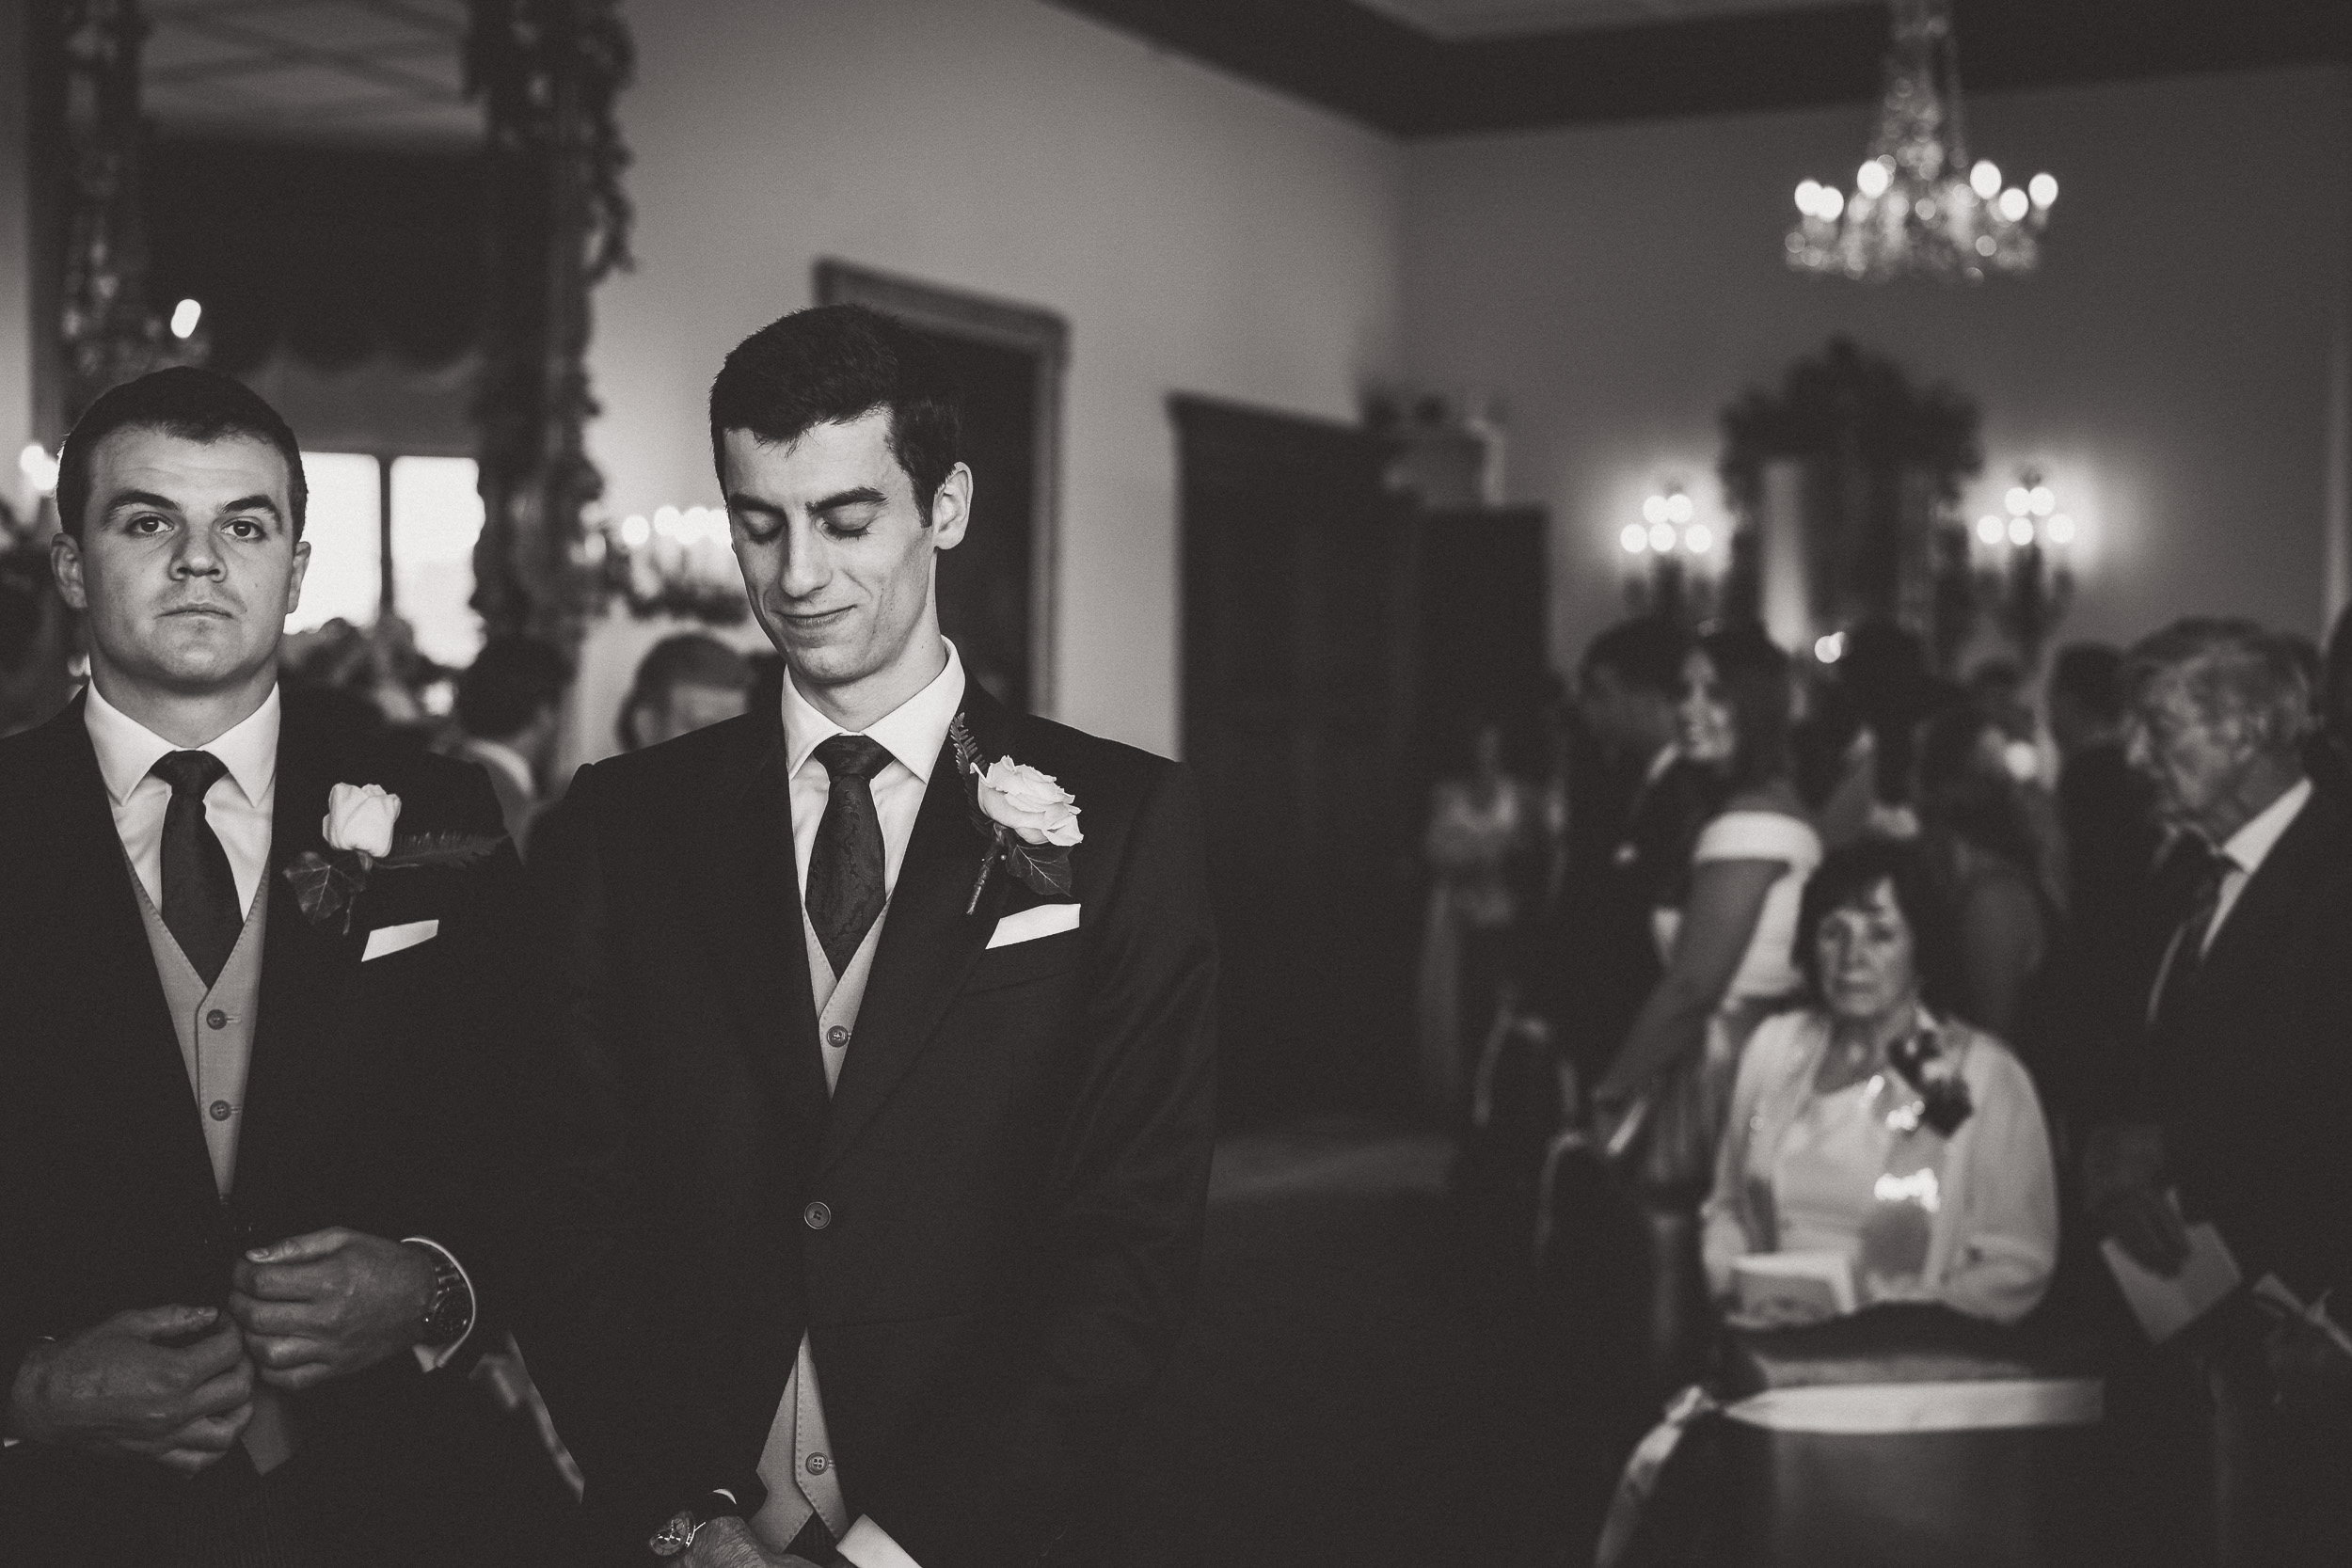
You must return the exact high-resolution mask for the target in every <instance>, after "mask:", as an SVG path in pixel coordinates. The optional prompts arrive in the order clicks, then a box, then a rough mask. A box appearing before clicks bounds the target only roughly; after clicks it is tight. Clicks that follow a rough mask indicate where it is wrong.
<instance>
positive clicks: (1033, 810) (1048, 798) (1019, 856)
mask: <svg viewBox="0 0 2352 1568" xmlns="http://www.w3.org/2000/svg"><path fill="white" fill-rule="evenodd" d="M947 737H948V739H949V740H951V741H952V742H954V745H955V752H956V771H957V772H959V773H961V774H962V775H963V777H964V778H966V779H968V780H970V781H971V784H972V795H971V798H970V800H969V802H968V803H969V805H970V807H971V812H972V825H973V827H975V828H977V829H978V830H979V832H980V835H981V836H982V837H984V838H985V839H987V840H988V852H987V853H986V854H984V855H982V856H981V857H980V874H979V876H978V877H977V878H976V879H974V880H973V883H972V898H971V901H970V902H969V903H967V904H966V905H965V906H964V910H963V912H964V913H966V914H970V913H971V912H972V911H975V910H977V909H978V908H979V907H980V894H981V892H982V891H983V890H984V889H986V888H987V886H988V874H989V873H990V872H991V871H993V870H994V869H995V867H996V862H997V860H998V858H999V857H1001V858H1002V859H1003V860H1004V863H1005V864H1006V866H1007V868H1008V869H1009V870H1010V871H1011V872H1012V874H1013V875H1014V876H1016V877H1018V878H1020V879H1021V880H1022V881H1023V882H1024V883H1025V884H1026V885H1027V886H1028V887H1030V888H1031V889H1033V890H1035V891H1036V892H1038V893H1041V894H1043V895H1046V896H1047V897H1049V898H1055V897H1067V896H1069V894H1070V890H1071V887H1072V886H1073V883H1072V880H1071V874H1070V850H1071V847H1072V846H1073V845H1077V844H1083V843H1084V842H1086V834H1085V833H1084V832H1080V831H1079V828H1078V802H1077V800H1076V799H1075V798H1074V797H1073V796H1072V794H1071V793H1070V791H1068V790H1066V789H1064V788H1062V786H1061V785H1060V784H1058V783H1057V782H1056V781H1055V779H1054V776H1053V775H1052V774H1050V773H1041V772H1039V771H1038V770H1037V769H1036V768H1031V767H1029V766H1027V765H1026V764H1025V763H1018V762H1015V761H1013V760H1012V758H1010V757H999V758H997V759H996V760H995V761H994V762H992V763H990V764H989V765H988V766H987V767H985V768H983V767H981V766H980V750H979V747H978V745H977V743H976V742H975V741H974V740H973V738H972V732H971V730H970V729H969V728H968V727H967V726H966V725H965V723H964V721H963V716H962V715H961V714H958V715H957V716H956V721H955V722H954V723H953V724H951V725H949V726H948V729H947Z"/></svg>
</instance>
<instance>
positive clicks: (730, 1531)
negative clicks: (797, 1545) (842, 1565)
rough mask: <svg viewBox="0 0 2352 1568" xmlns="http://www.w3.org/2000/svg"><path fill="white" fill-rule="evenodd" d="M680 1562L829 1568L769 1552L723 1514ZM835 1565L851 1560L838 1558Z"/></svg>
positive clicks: (720, 1567) (738, 1567)
mask: <svg viewBox="0 0 2352 1568" xmlns="http://www.w3.org/2000/svg"><path fill="white" fill-rule="evenodd" d="M678 1561H679V1563H680V1564H681V1565H682V1568H826V1565H825V1564H823V1563H818V1562H811V1561H810V1560H808V1559H806V1558H804V1557H796V1556H794V1555H793V1554H792V1553H790V1552H777V1551H771V1550H769V1549H768V1548H767V1547H765V1546H763V1545H761V1544H759V1538H758V1537H757V1536H755V1535H754V1534H753V1533H752V1530H751V1527H750V1526H749V1525H746V1524H745V1523H744V1522H743V1521H742V1520H740V1519H738V1518H736V1517H734V1516H733V1515H732V1514H722V1515H721V1516H720V1517H718V1518H716V1519H713V1520H711V1521H710V1523H708V1524H707V1525H705V1526H704V1527H703V1528H701V1529H699V1530H697V1531H695V1532H694V1544H693V1546H692V1547H691V1549H689V1550H688V1552H687V1554H686V1555H685V1556H684V1557H682V1558H680V1559H679V1560H678ZM846 1561H848V1559H846V1558H843V1557H840V1556H838V1555H836V1556H835V1557H834V1562H846Z"/></svg>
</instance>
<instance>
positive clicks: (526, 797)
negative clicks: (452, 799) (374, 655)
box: [449, 634, 572, 852]
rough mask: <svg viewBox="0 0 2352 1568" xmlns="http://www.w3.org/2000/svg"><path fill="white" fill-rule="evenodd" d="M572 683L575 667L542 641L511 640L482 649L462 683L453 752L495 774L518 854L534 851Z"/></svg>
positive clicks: (508, 637)
mask: <svg viewBox="0 0 2352 1568" xmlns="http://www.w3.org/2000/svg"><path fill="white" fill-rule="evenodd" d="M571 680H572V666H571V661H570V660H569V659H567V658H565V657H564V655H563V654H562V653H560V652H558V651H557V650H556V649H554V648H552V647H549V646H548V644H547V643H545V642H542V641H539V640H538V639H536V638H532V637H524V636H521V635H518V634H508V635H504V636H499V637H493V638H491V639H490V640H489V641H487V642H485V643H484V644H483V648H482V652H481V653H480V654H478V655H476V656H475V657H474V661H473V664H472V666H471V667H470V668H469V669H468V670H467V671H466V673H465V674H464V675H463V676H461V677H459V679H458V682H457V725H458V732H459V733H458V736H457V737H456V739H455V740H454V741H453V744H452V745H451V746H450V747H449V752H450V754H451V755H452V756H456V757H462V758H464V759H465V760H467V761H469V762H478V763H480V764H481V765H482V767H483V770H484V771H485V772H487V773H488V774H489V775H490V787H491V788H492V789H493V790H494V791H496V792H497V795H498V801H499V811H500V813H501V815H502V816H504V817H505V818H506V833H507V836H508V837H509V838H512V839H513V840H514V841H515V847H516V851H517V852H527V850H528V847H529V845H530V841H531V823H532V817H533V816H536V815H537V814H538V810H539V806H540V803H541V795H540V791H541V789H542V787H543V785H542V781H543V780H545V779H546V777H547V773H548V767H549V766H550V765H551V764H552V763H553V762H554V760H555V739H556V733H557V727H558V722H559V716H560V713H561V709H562V707H563V703H564V688H565V687H567V686H569V685H570V684H571Z"/></svg>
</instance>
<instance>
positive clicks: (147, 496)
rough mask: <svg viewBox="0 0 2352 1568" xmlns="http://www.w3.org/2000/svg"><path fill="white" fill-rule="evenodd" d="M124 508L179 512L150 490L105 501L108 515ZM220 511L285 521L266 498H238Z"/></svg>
mask: <svg viewBox="0 0 2352 1568" xmlns="http://www.w3.org/2000/svg"><path fill="white" fill-rule="evenodd" d="M126 506H147V507H152V508H154V509H155V510H156V511H158V512H173V513H176V512H178V511H179V510H180V503H179V502H178V501H176V500H173V499H171V498H170V497H169V496H159V495H157V494H156V493H155V492H154V491H152V490H122V491H118V492H117V493H116V494H114V495H112V496H110V497H108V498H107V499H106V511H107V513H108V514H109V515H112V514H114V513H117V512H119V511H121V510H122V509H123V508H124V507H126ZM220 510H221V512H222V514H223V515H227V514H229V513H231V512H266V513H268V514H269V515H271V516H272V517H274V518H277V519H278V521H280V522H282V521H284V520H285V519H284V515H283V514H281V513H280V512H279V511H278V502H277V501H276V500H274V499H271V498H270V497H268V496H260V495H255V496H240V497H238V498H237V499H235V500H232V501H230V503H229V504H228V505H227V506H224V507H222V508H221V509H220Z"/></svg>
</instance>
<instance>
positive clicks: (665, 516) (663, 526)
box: [653, 506, 679, 539]
mask: <svg viewBox="0 0 2352 1568" xmlns="http://www.w3.org/2000/svg"><path fill="white" fill-rule="evenodd" d="M678 522H679V516H678V509H677V508H676V507H675V506H664V507H660V508H657V509H656V510H655V512H654V515H653V531H654V532H656V533H658V534H660V536H661V537H662V538H664V539H675V538H676V537H677V526H678Z"/></svg>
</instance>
